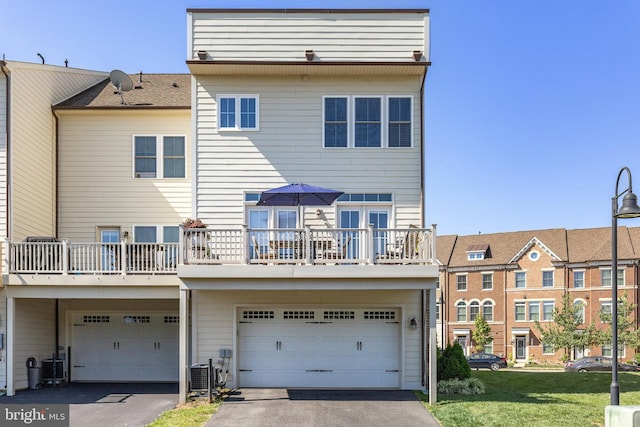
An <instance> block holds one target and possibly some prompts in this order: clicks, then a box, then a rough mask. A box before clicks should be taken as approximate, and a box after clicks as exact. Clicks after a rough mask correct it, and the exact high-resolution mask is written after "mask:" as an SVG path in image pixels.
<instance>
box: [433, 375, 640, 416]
mask: <svg viewBox="0 0 640 427" xmlns="http://www.w3.org/2000/svg"><path fill="white" fill-rule="evenodd" d="M471 375H472V376H474V377H477V378H480V379H481V380H482V381H483V382H484V383H485V385H486V389H487V390H486V393H485V394H482V395H476V396H457V395H443V396H438V403H437V404H436V405H433V406H429V405H428V403H426V402H427V396H426V395H422V398H423V401H424V402H425V406H426V407H427V408H428V409H429V410H430V411H431V412H432V413H433V415H434V416H435V417H436V418H437V419H438V421H440V423H441V424H442V425H443V427H466V426H469V427H472V426H473V427H479V426H491V427H493V426H499V427H509V426H514V427H529V426H535V427H537V426H544V427H552V426H559V427H565V426H603V425H604V407H605V406H607V405H608V404H609V402H610V395H609V387H610V384H611V373H607V372H602V373H600V372H589V373H573V372H531V371H529V372H527V371H520V372H514V371H499V372H491V371H472V372H471ZM618 380H619V382H620V404H621V405H640V374H635V373H634V374H631V373H619V375H618Z"/></svg>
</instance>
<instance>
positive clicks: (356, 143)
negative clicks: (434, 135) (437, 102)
mask: <svg viewBox="0 0 640 427" xmlns="http://www.w3.org/2000/svg"><path fill="white" fill-rule="evenodd" d="M322 124H323V131H322V134H323V135H322V144H323V147H324V148H411V147H412V146H413V97H411V96H381V95H349V96H345V95H335V96H334V95H327V96H323V97H322Z"/></svg>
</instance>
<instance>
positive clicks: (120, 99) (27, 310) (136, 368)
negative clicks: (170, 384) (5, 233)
mask: <svg viewBox="0 0 640 427" xmlns="http://www.w3.org/2000/svg"><path fill="white" fill-rule="evenodd" d="M40 67H42V66H38V65H31V68H33V69H34V70H38V69H39V68H40ZM46 68H53V69H54V70H57V68H56V67H46V66H45V69H46ZM67 73H69V71H67V70H66V69H62V70H61V71H60V75H61V77H60V79H61V82H62V83H63V84H66V85H69V84H68V83H66V82H65V78H66V77H67ZM16 74H17V73H16ZM94 74H95V78H94V79H93V80H87V79H81V78H78V83H77V87H76V88H74V91H73V92H71V91H69V93H68V95H67V97H66V98H50V99H47V100H42V104H43V106H40V107H39V110H41V114H40V116H41V117H42V119H41V121H42V122H43V123H44V124H43V125H42V126H40V127H41V128H42V129H49V130H50V131H51V132H50V134H49V135H48V136H47V137H46V138H45V137H42V138H36V137H32V138H31V139H30V140H27V141H25V140H24V139H19V138H17V136H16V133H15V132H14V133H13V138H12V141H11V142H12V144H11V153H14V152H17V153H20V154H21V155H23V156H26V154H25V153H23V151H26V150H27V149H30V146H31V145H38V146H43V147H45V146H46V147H49V148H48V152H47V153H45V155H44V157H46V156H47V155H48V156H49V157H52V156H53V157H52V158H51V159H49V162H44V161H43V163H46V165H45V166H43V167H40V168H36V167H35V166H36V164H34V167H32V168H31V169H29V170H24V168H22V170H21V172H22V175H17V174H16V175H17V176H18V177H19V178H20V179H26V177H27V176H28V175H29V174H31V175H34V180H35V185H33V184H34V183H33V182H32V183H31V186H32V187H34V189H33V190H32V194H31V195H30V196H29V197H31V198H34V199H37V197H38V196H35V195H34V194H33V191H36V190H37V191H42V192H46V193H47V197H46V200H50V201H55V203H52V202H47V207H46V208H45V207H41V208H38V206H37V205H33V206H32V209H33V210H34V211H37V212H39V211H48V213H47V217H51V218H52V225H50V226H48V227H41V228H38V229H35V228H31V229H30V230H29V231H28V232H27V233H28V235H29V236H53V238H50V237H38V238H37V239H35V240H37V242H34V243H19V242H20V240H22V239H16V238H14V239H11V241H12V244H11V245H10V246H9V247H10V248H11V249H10V251H9V252H8V253H5V255H6V261H5V268H8V270H9V272H10V273H14V274H8V275H5V276H4V284H5V294H6V297H7V298H6V301H7V322H6V324H7V346H6V348H7V364H8V366H9V370H8V372H9V374H10V375H8V378H7V390H8V392H9V393H13V392H14V391H15V389H20V388H25V387H27V385H28V381H27V380H28V378H27V368H26V366H25V360H26V359H27V358H29V357H34V358H35V359H36V360H37V361H38V362H39V363H40V362H41V361H44V360H47V359H53V358H54V357H55V358H59V359H60V360H61V361H62V366H63V367H64V368H63V372H62V373H61V374H62V376H63V379H64V380H65V381H135V380H137V381H177V380H178V366H177V360H178V349H177V343H178V326H177V325H178V303H177V302H178V292H177V291H178V288H179V280H178V278H177V277H176V275H175V263H176V260H175V255H176V253H177V247H178V233H179V224H180V223H181V222H182V221H183V220H184V219H185V218H187V217H188V216H189V215H190V212H191V192H190V189H191V179H190V175H189V159H190V153H191V149H190V95H189V93H190V80H191V78H190V77H189V76H188V75H145V76H142V75H135V76H131V79H132V80H136V85H135V86H136V89H135V90H134V91H132V92H126V93H124V94H123V95H122V96H120V95H119V94H117V93H114V86H113V85H112V84H111V83H110V82H109V73H94ZM11 78H12V79H13V78H14V76H13V75H12V76H11ZM42 80H43V82H44V83H42V84H43V85H44V86H47V85H51V86H56V82H57V80H56V78H55V76H54V77H52V78H50V79H49V80H46V79H42ZM42 91H43V92H47V91H46V90H42ZM13 96H16V93H15V92H14V93H13ZM28 96H29V94H24V93H22V97H21V98H25V97H28ZM38 102H40V100H38ZM18 104H24V102H22V103H18ZM34 104H35V105H38V103H35V102H34ZM45 106H46V108H45ZM45 111H46V112H48V114H49V117H48V120H47V117H46V114H45ZM14 113H15V111H14ZM54 124H55V125H54ZM54 130H55V132H54ZM32 140H36V141H34V142H33V143H32V142H31V141H32ZM140 141H141V142H142V143H141V142H140ZM145 144H147V145H145ZM139 146H144V147H146V148H148V147H149V146H152V147H153V149H154V150H158V151H157V152H156V154H157V158H156V160H155V161H154V162H153V168H151V169H154V168H157V174H156V175H157V176H155V177H152V176H150V175H149V174H150V173H151V172H150V170H151V169H149V168H146V169H145V170H144V173H146V174H147V175H145V176H144V177H141V176H138V175H139V174H136V171H137V170H138V169H139V168H140V166H139V164H138V163H137V162H136V160H137V159H139V157H140V152H139ZM146 148H145V149H146ZM165 149H170V150H172V151H171V153H170V154H171V155H168V152H167V151H163V150H165ZM43 150H44V149H43ZM143 154H145V155H147V154H149V152H148V151H145V152H144V153H143ZM146 158H149V156H146ZM49 166H50V169H49V172H47V167H49ZM32 169H38V172H34V171H33V170H32ZM29 171H31V172H29ZM41 171H45V172H46V173H47V174H49V173H50V174H51V177H50V179H49V182H48V183H47V184H38V178H37V176H38V174H39V173H41ZM43 175H44V174H43ZM22 177H25V178H22ZM21 183H22V185H23V186H25V187H26V186H27V185H26V184H27V183H25V182H22V181H21ZM16 191H17V190H15V189H14V193H15V192H16ZM22 193H24V190H21V194H22ZM23 198H25V199H26V198H27V197H23ZM25 209H26V207H25ZM28 218H29V215H26V216H25V215H22V216H21V217H20V220H21V221H22V222H23V223H25V224H27V225H29V223H28V221H26V220H28ZM17 222H18V220H14V221H13V223H14V224H15V223H17ZM32 241H34V240H32ZM152 268H153V269H154V270H153V271H154V272H153V275H151V274H149V273H146V272H147V271H149V270H150V269H152ZM26 271H31V272H33V273H35V274H24V273H25V272H26ZM40 271H48V272H49V273H53V274H38V273H39V272H40ZM119 272H122V273H126V274H118V273H119ZM145 273H146V274H145ZM24 284H27V285H28V286H15V285H24ZM3 323H4V322H3ZM143 350H145V351H143ZM146 350H148V353H147V352H146ZM71 360H73V361H74V363H73V364H71V363H69V361H71ZM42 363H44V362H42ZM45 381H46V378H45Z"/></svg>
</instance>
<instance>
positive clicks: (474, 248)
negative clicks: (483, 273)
mask: <svg viewBox="0 0 640 427" xmlns="http://www.w3.org/2000/svg"><path fill="white" fill-rule="evenodd" d="M466 252H467V259H468V260H469V261H478V260H482V259H485V258H489V245H471V246H469V247H468V248H467V250H466Z"/></svg>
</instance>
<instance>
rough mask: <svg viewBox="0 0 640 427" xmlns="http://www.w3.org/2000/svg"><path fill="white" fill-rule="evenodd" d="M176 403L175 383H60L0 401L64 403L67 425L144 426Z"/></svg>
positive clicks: (78, 426)
mask: <svg viewBox="0 0 640 427" xmlns="http://www.w3.org/2000/svg"><path fill="white" fill-rule="evenodd" d="M177 403H178V384H155V383H141V384H83V383H71V384H63V385H61V386H59V387H56V388H52V387H47V388H42V389H39V390H21V391H18V392H17V393H16V395H15V396H11V397H9V396H2V397H0V404H18V405H20V404H68V405H69V425H70V426H71V427H86V426H104V427H121V426H144V425H146V424H149V423H150V422H151V421H153V420H154V419H156V418H157V417H158V415H160V414H161V413H163V412H164V411H166V410H168V409H171V408H173V407H175V406H176V404H177Z"/></svg>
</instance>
